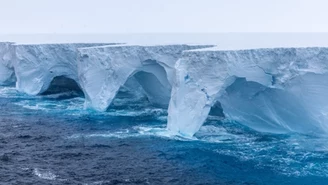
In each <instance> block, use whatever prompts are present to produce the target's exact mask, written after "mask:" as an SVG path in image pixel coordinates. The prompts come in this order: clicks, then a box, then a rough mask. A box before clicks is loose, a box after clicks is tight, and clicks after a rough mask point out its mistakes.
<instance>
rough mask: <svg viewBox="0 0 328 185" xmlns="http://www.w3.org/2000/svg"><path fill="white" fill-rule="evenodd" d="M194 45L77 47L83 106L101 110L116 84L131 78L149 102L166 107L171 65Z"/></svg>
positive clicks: (116, 88) (111, 97)
mask: <svg viewBox="0 0 328 185" xmlns="http://www.w3.org/2000/svg"><path fill="white" fill-rule="evenodd" d="M204 47H208V46H196V45H192V46H190V45H160V46H139V45H121V46H103V47H90V48H81V49H79V58H80V60H79V65H78V67H79V77H80V83H81V86H82V87H83V88H82V89H83V90H84V94H85V97H86V106H88V107H93V108H95V109H97V110H101V111H105V110H106V109H107V108H108V106H109V105H110V104H111V102H112V100H113V98H114V97H115V96H116V94H117V92H118V90H119V89H120V87H122V86H123V85H124V83H125V82H126V81H127V80H128V79H129V78H131V77H134V78H135V79H136V80H137V81H138V83H140V85H141V86H142V87H143V89H144V90H145V92H146V95H147V97H148V99H149V101H151V102H152V103H153V104H156V105H158V106H163V107H166V106H167V105H168V103H169V99H170V95H171V86H172V84H173V81H174V76H175V69H174V65H175V63H176V61H177V60H178V59H179V57H180V56H181V53H182V52H183V51H184V50H190V49H196V48H204Z"/></svg>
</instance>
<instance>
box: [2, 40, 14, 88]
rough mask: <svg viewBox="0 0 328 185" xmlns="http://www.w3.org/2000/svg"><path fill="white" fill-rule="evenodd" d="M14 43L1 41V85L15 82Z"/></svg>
mask: <svg viewBox="0 0 328 185" xmlns="http://www.w3.org/2000/svg"><path fill="white" fill-rule="evenodd" d="M12 44H13V43H11V42H0V85H11V84H13V83H14V82H15V73H14V69H13V51H14V50H13V46H12Z"/></svg>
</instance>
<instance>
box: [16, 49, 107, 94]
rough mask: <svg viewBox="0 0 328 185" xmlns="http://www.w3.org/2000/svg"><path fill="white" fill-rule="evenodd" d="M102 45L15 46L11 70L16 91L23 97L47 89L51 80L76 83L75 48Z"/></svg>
mask: <svg viewBox="0 0 328 185" xmlns="http://www.w3.org/2000/svg"><path fill="white" fill-rule="evenodd" d="M94 45H104V44H30V45H27V44H23V45H20V44H16V45H14V47H15V50H16V51H15V57H16V59H15V62H14V68H15V73H16V78H17V82H16V88H17V89H18V90H19V91H22V92H25V93H27V94H32V95H36V94H40V93H42V92H44V91H46V90H47V88H48V87H49V85H50V83H51V81H52V80H53V78H54V77H57V76H64V77H67V78H70V79H73V80H75V81H76V82H77V83H78V82H79V79H78V73H77V48H79V47H87V46H94Z"/></svg>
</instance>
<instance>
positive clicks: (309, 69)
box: [167, 47, 328, 136]
mask: <svg viewBox="0 0 328 185" xmlns="http://www.w3.org/2000/svg"><path fill="white" fill-rule="evenodd" d="M327 61H328V48H271V49H249V50H227V51H224V50H220V49H217V48H215V47H214V48H207V49H197V50H190V51H185V52H183V55H182V57H181V58H180V59H179V61H178V62H177V63H176V65H175V68H176V78H175V80H174V83H173V86H172V95H171V100H170V104H169V109H168V114H169V115H168V125H167V129H168V130H170V131H171V132H173V133H176V134H180V135H185V136H192V135H194V134H195V132H197V131H198V130H199V128H200V127H201V126H202V125H203V123H204V122H205V120H206V118H207V116H208V114H209V112H210V110H211V107H212V106H213V105H215V104H216V103H217V102H219V103H220V104H221V106H222V109H223V113H224V115H225V117H226V119H231V120H233V121H237V122H240V123H241V124H245V125H246V126H248V127H250V128H252V129H255V130H258V131H262V132H271V133H285V132H300V133H327V131H328V99H327V98H326V95H327V93H328V82H327V80H326V79H327V76H328V62H327Z"/></svg>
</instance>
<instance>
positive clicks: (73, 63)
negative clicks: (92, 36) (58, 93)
mask: <svg viewBox="0 0 328 185" xmlns="http://www.w3.org/2000/svg"><path fill="white" fill-rule="evenodd" d="M57 77H58V78H59V79H58V83H59V84H64V85H65V84H66V85H67V84H71V86H72V88H75V89H76V88H81V90H82V91H83V93H84V96H85V99H86V100H85V102H86V103H85V105H86V107H91V108H94V109H97V110H100V111H105V110H107V108H108V107H109V106H110V104H111V103H112V101H113V99H114V98H115V96H116V95H117V93H118V91H119V90H120V89H121V90H122V87H123V89H125V90H126V89H127V90H129V91H135V93H136V94H138V93H140V92H141V91H142V93H144V94H146V96H147V98H148V100H149V101H150V102H151V103H152V104H153V105H155V106H160V107H163V108H167V107H168V124H167V129H168V130H169V131H170V132H172V133H174V134H180V135H184V136H192V135H194V134H195V133H196V132H197V131H198V130H199V128H200V127H201V126H202V125H203V124H204V122H205V121H206V119H207V117H208V115H209V113H210V112H211V113H213V112H214V114H221V115H222V112H223V114H224V117H225V119H228V120H232V121H236V122H239V123H241V124H244V125H246V126H248V127H250V128H252V129H255V130H258V131H261V132H270V133H285V132H300V133H327V132H328V98H326V95H327V94H328V80H327V79H328V48H324V47H321V48H319V47H311V48H271V49H247V50H220V49H219V48H216V47H212V46H209V45H154V46H150V45H148V46H147V45H108V44H12V43H0V85H8V84H10V83H13V82H14V81H15V80H17V81H16V88H17V89H18V90H19V91H22V92H25V93H28V94H31V95H37V94H42V93H45V91H46V90H48V89H49V86H50V84H52V83H53V82H54V81H56V80H57ZM61 77H64V78H61ZM65 78H67V79H71V80H72V82H76V83H77V85H74V84H73V83H72V82H71V81H67V79H65ZM54 79H55V80H54ZM137 91H138V92H137ZM139 91H140V92H139ZM213 110H214V111H213Z"/></svg>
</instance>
